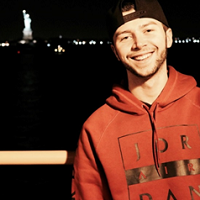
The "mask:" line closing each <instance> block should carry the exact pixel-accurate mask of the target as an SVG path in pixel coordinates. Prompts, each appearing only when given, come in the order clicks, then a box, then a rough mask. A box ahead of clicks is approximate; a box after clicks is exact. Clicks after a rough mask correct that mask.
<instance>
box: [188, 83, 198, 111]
mask: <svg viewBox="0 0 200 200" xmlns="http://www.w3.org/2000/svg"><path fill="white" fill-rule="evenodd" d="M187 98H188V99H189V100H190V101H192V103H193V104H194V105H196V106H198V107H199V108H200V87H198V86H197V87H195V88H193V89H192V90H191V91H190V92H189V93H188V94H187Z"/></svg>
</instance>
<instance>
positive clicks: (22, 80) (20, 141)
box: [0, 44, 200, 199]
mask: <svg viewBox="0 0 200 200" xmlns="http://www.w3.org/2000/svg"><path fill="white" fill-rule="evenodd" d="M199 48H200V46H199V45H197V44H196V45H192V44H185V45H180V44H179V45H174V46H173V48H172V49H171V50H170V51H169V55H168V57H169V61H168V63H169V64H171V65H173V66H174V67H175V68H177V69H178V70H179V71H181V72H183V73H186V74H190V75H193V76H194V77H195V78H196V79H197V81H198V82H199V72H198V71H199V69H198V68H199V61H198V60H199V59H198V58H199V55H198V54H199V53H198V52H199ZM18 50H19V49H18V47H13V48H8V49H5V48H2V49H1V50H0V53H1V73H0V76H1V91H0V92H1V118H2V119H1V139H0V150H63V149H64V150H75V149H76V144H77V140H78V136H79V132H80V129H81V126H82V123H83V122H84V121H85V120H86V118H87V117H88V116H89V115H90V114H91V113H92V112H93V111H94V110H95V109H96V108H98V107H99V106H100V105H102V104H103V103H104V100H105V99H106V98H107V97H108V96H109V95H110V92H111V87H112V84H113V83H114V82H115V81H117V80H118V77H120V75H121V73H122V71H121V68H120V67H119V64H118V62H117V61H116V59H115V58H114V56H113V54H112V52H111V50H110V48H109V46H101V47H100V46H98V47H96V46H91V47H84V46H69V47H67V48H66V53H65V54H62V55H56V54H54V53H53V51H51V50H48V51H47V49H46V48H38V47H37V48H30V47H28V48H25V49H21V53H20V54H17V51H18ZM0 169H1V170H0V173H1V175H0V177H1V179H0V180H1V182H2V188H1V194H2V195H5V196H7V197H6V198H5V197H4V198H2V199H12V198H13V197H16V198H20V199H30V197H34V198H36V199H49V198H51V199H70V184H71V170H72V166H69V165H68V166H67V165H64V166H0ZM54 196H56V197H55V198H54Z"/></svg>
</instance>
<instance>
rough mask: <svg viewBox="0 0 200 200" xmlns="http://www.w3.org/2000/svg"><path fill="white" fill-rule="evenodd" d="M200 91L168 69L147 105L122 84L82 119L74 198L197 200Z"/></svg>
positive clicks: (189, 79)
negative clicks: (160, 87)
mask: <svg viewBox="0 0 200 200" xmlns="http://www.w3.org/2000/svg"><path fill="white" fill-rule="evenodd" d="M199 128H200V89H199V88H198V87H196V81H195V80H194V79H193V78H192V77H191V76H187V75H183V74H181V73H179V72H177V71H176V70H175V69H174V68H172V67H169V79H168V82H167V84H166V86H165V88H164V90H163V91H162V93H161V94H160V96H159V97H158V98H157V99H156V101H155V102H154V103H153V105H152V106H151V108H150V109H149V107H147V106H146V105H145V104H144V103H142V102H141V101H139V100H138V99H137V98H135V97H134V95H132V94H131V93H130V92H129V91H127V90H125V89H123V88H122V87H120V86H115V87H113V91H112V95H111V96H110V97H109V98H108V99H107V100H106V103H105V104H104V105H103V106H101V107H100V108H99V109H98V110H96V111H95V112H94V113H93V114H92V115H91V116H90V117H89V118H88V119H87V120H86V122H85V123H84V125H83V128H82V132H81V135H80V139H79V142H78V148H77V151H76V157H75V162H74V175H75V176H74V180H73V184H72V191H73V192H74V191H75V200H111V199H114V200H175V199H177V200H190V199H191V200H196V199H200V132H199Z"/></svg>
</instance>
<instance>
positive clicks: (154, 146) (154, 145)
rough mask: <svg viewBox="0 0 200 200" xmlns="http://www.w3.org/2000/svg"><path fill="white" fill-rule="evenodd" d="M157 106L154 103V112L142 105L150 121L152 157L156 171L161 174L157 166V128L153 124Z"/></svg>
mask: <svg viewBox="0 0 200 200" xmlns="http://www.w3.org/2000/svg"><path fill="white" fill-rule="evenodd" d="M157 106H158V104H157V105H156V107H155V109H154V112H150V110H149V108H148V107H147V106H146V105H144V108H145V110H146V111H147V112H148V114H149V118H150V121H151V126H152V149H153V159H154V163H155V167H156V171H157V173H158V175H159V176H161V174H160V169H159V167H160V166H159V160H160V159H159V144H158V134H157V129H156V125H155V114H156V110H157Z"/></svg>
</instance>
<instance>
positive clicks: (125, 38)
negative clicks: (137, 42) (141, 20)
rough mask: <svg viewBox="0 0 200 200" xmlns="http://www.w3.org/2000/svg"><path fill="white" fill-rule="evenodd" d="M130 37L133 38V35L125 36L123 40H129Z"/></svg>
mask: <svg viewBox="0 0 200 200" xmlns="http://www.w3.org/2000/svg"><path fill="white" fill-rule="evenodd" d="M128 39H131V37H130V36H125V37H123V38H122V41H123V40H128Z"/></svg>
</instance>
